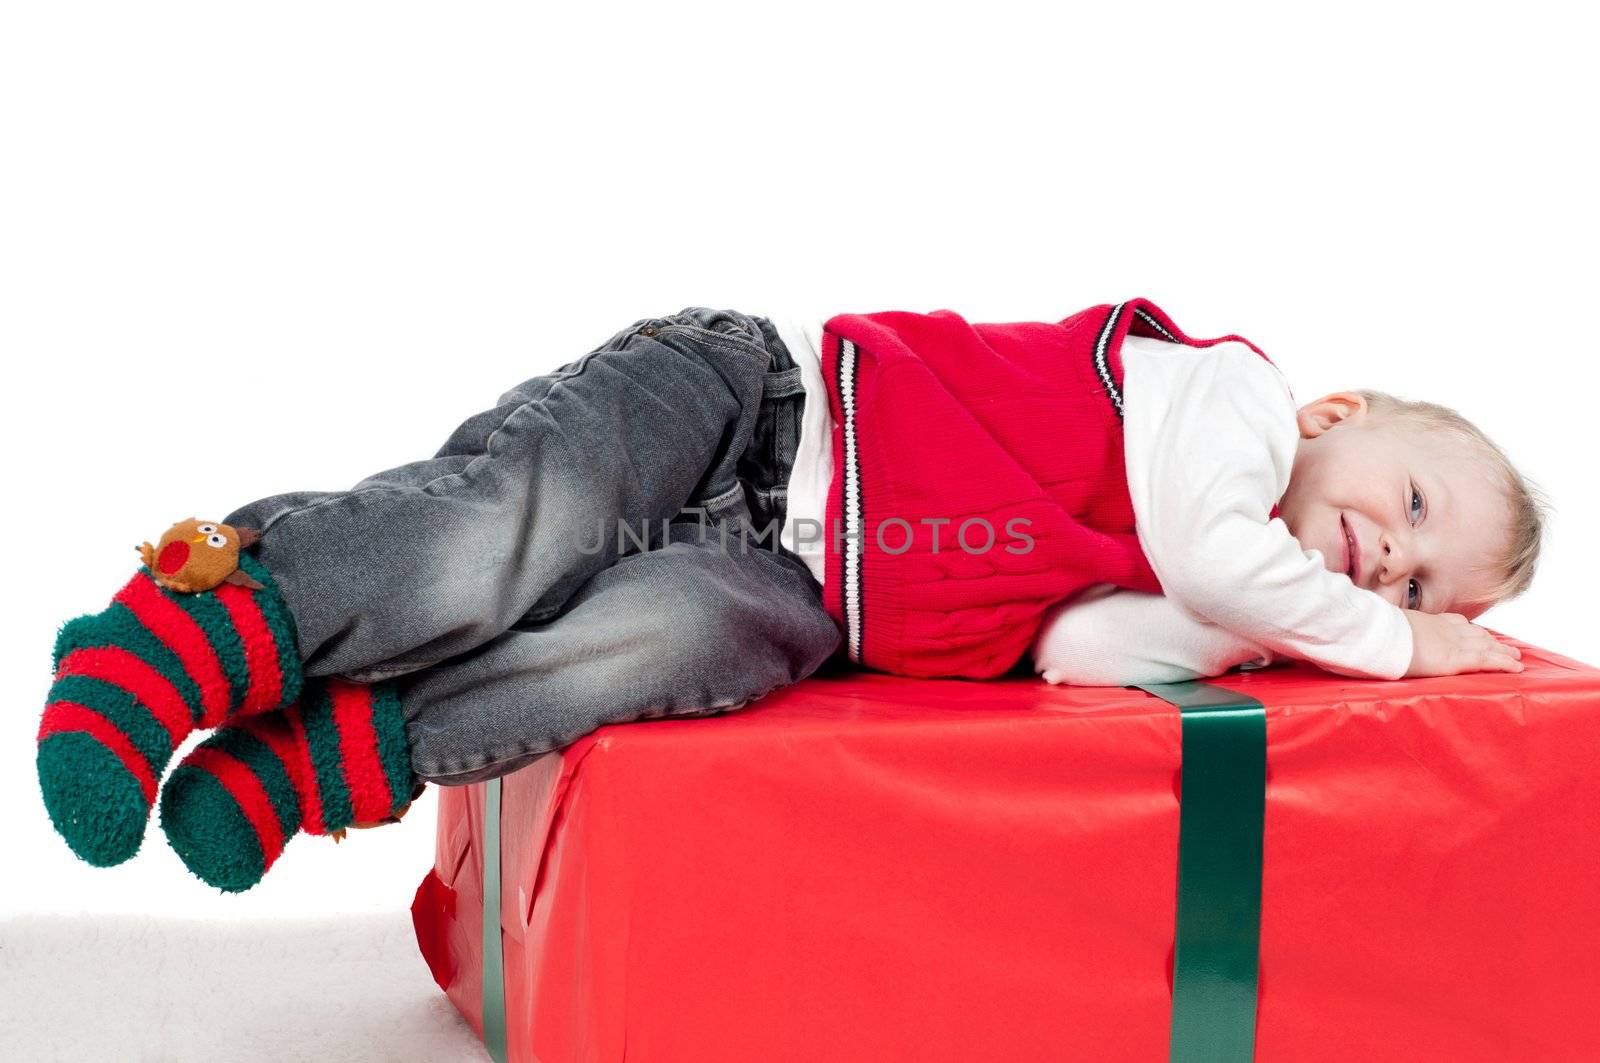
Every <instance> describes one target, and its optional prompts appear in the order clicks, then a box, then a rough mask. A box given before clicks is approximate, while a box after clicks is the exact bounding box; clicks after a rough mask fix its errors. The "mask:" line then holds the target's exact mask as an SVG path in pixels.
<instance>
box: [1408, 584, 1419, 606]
mask: <svg viewBox="0 0 1600 1063" xmlns="http://www.w3.org/2000/svg"><path fill="white" fill-rule="evenodd" d="M1412 587H1415V588H1417V589H1416V591H1415V592H1413V591H1412V590H1411V588H1412ZM1412 602H1415V603H1416V604H1415V605H1412V604H1411V603H1412ZM1406 608H1407V609H1420V608H1422V584H1420V583H1418V582H1417V581H1416V580H1414V579H1413V580H1407V581H1406Z"/></svg>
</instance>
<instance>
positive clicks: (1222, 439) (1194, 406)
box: [1127, 343, 1413, 679]
mask: <svg viewBox="0 0 1600 1063" xmlns="http://www.w3.org/2000/svg"><path fill="white" fill-rule="evenodd" d="M1188 353H1191V354H1192V355H1194V357H1193V358H1191V359H1189V360H1187V361H1179V360H1168V361H1166V362H1164V363H1162V372H1163V373H1165V374H1166V376H1165V377H1164V378H1163V379H1162V380H1161V381H1160V383H1161V385H1162V386H1161V387H1152V388H1151V389H1150V390H1149V393H1148V394H1147V395H1146V396H1145V398H1146V399H1147V400H1149V405H1146V406H1145V407H1143V408H1141V409H1139V410H1138V411H1134V410H1133V409H1132V408H1131V407H1130V410H1129V416H1128V424H1127V430H1128V436H1129V438H1128V444H1127V445H1128V480H1129V489H1130V491H1131V492H1132V494H1133V502H1134V509H1135V513H1136V515H1137V518H1138V534H1139V541H1140V544H1141V546H1142V547H1143V548H1144V551H1145V555H1146V557H1147V558H1148V559H1149V561H1150V565H1151V568H1152V569H1154V570H1155V573H1156V577H1157V579H1158V580H1160V582H1161V587H1162V590H1163V591H1164V593H1165V594H1166V595H1167V596H1169V597H1171V598H1172V599H1173V600H1174V601H1176V602H1177V603H1178V604H1179V605H1181V606H1182V607H1183V608H1184V609H1186V610H1187V611H1189V612H1191V613H1193V614H1195V615H1196V616H1199V617H1201V618H1203V619H1205V620H1209V621H1212V622H1213V623H1216V624H1218V625H1220V626H1222V627H1224V628H1226V629H1227V630H1229V631H1230V632H1232V633H1233V634H1234V635H1237V636H1239V637H1240V638H1243V639H1245V640H1247V641H1249V642H1252V643H1255V644H1258V645H1260V646H1263V647H1265V648H1267V649H1269V650H1271V651H1272V652H1274V653H1276V654H1280V655H1282V656H1287V657H1296V658H1300V659H1303V660H1308V661H1312V662H1314V663H1316V664H1317V665H1320V666H1321V667H1322V668H1324V669H1326V670H1328V671H1330V672H1334V673H1336V674H1340V675H1349V676H1357V677H1363V678H1375V679H1398V678H1400V677H1402V676H1404V675H1405V674H1406V672H1407V669H1408V668H1409V667H1410V665H1411V659H1412V650H1413V635H1412V626H1411V624H1410V623H1409V622H1408V621H1407V619H1406V614H1405V612H1404V611H1403V610H1401V609H1400V608H1399V607H1397V606H1395V605H1394V604H1393V603H1391V602H1389V601H1387V600H1385V599H1384V598H1383V597H1381V596H1380V595H1378V594H1376V593H1374V592H1372V591H1369V590H1365V589H1362V588H1359V587H1357V586H1355V585H1354V584H1353V583H1351V582H1350V578H1349V577H1348V576H1346V575H1345V574H1343V573H1341V572H1333V571H1330V570H1329V569H1328V568H1327V567H1326V564H1325V562H1324V559H1323V557H1322V554H1321V552H1320V551H1318V550H1309V551H1308V550H1305V549H1303V548H1302V547H1301V545H1300V543H1299V542H1298V541H1297V540H1296V539H1295V538H1294V536H1293V535H1291V534H1290V533H1289V528H1288V525H1286V524H1285V523H1284V522H1283V520H1281V519H1279V518H1272V519H1270V520H1269V519H1268V517H1267V514H1268V512H1269V511H1270V510H1271V508H1272V506H1273V504H1274V503H1275V502H1276V501H1277V499H1278V498H1280V497H1281V496H1282V494H1283V491H1284V489H1285V488H1286V487H1287V486H1288V483H1289V474H1290V471H1291V470H1292V469H1293V466H1294V456H1295V448H1296V446H1297V445H1298V440H1299V429H1298V426H1297V424H1296V422H1295V405H1294V399H1293V397H1292V395H1291V394H1290V393H1289V390H1288V386H1287V384H1286V383H1285V382H1284V380H1283V378H1282V375H1281V374H1280V373H1279V372H1278V370H1277V369H1276V368H1275V367H1274V366H1272V365H1270V364H1269V363H1267V362H1266V361H1265V360H1263V359H1262V358H1261V357H1260V356H1259V355H1257V354H1256V353H1255V352H1253V351H1251V350H1250V349H1249V348H1247V347H1244V346H1242V345H1240V344H1232V343H1226V344H1219V345H1218V346H1216V347H1214V348H1210V349H1208V350H1205V351H1194V352H1188ZM1128 390H1129V396H1130V399H1131V400H1133V401H1138V397H1137V394H1136V393H1135V391H1134V389H1133V384H1132V383H1130V385H1129V389H1128Z"/></svg>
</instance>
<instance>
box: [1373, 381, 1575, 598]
mask: <svg viewBox="0 0 1600 1063" xmlns="http://www.w3.org/2000/svg"><path fill="white" fill-rule="evenodd" d="M1358 394H1360V395H1361V396H1362V397H1363V398H1365V399H1366V400H1367V407H1368V409H1369V411H1370V416H1371V417H1372V419H1373V422H1372V423H1374V424H1377V423H1383V422H1388V423H1395V422H1398V423H1401V424H1406V425H1410V426H1411V427H1413V428H1415V429H1417V430H1418V431H1423V432H1449V433H1451V434H1453V435H1455V436H1456V437H1457V438H1458V439H1460V440H1462V441H1463V442H1464V443H1466V444H1467V446H1468V447H1469V448H1471V449H1472V450H1473V451H1475V452H1476V453H1477V455H1478V457H1479V459H1480V460H1481V461H1482V462H1483V464H1484V465H1485V466H1486V470H1487V472H1488V474H1489V478H1490V480H1491V481H1492V482H1493V483H1494V484H1495V486H1497V487H1498V488H1499V489H1500V492H1501V495H1502V497H1504V498H1505V500H1506V503H1507V504H1508V506H1509V507H1510V510H1511V534H1510V538H1509V540H1508V541H1507V543H1506V545H1505V547H1504V549H1503V550H1502V551H1501V553H1500V554H1499V556H1497V557H1495V558H1494V559H1493V561H1492V562H1491V566H1490V569H1489V570H1490V571H1496V572H1498V573H1499V574H1500V581H1499V583H1497V584H1495V585H1494V587H1493V588H1492V589H1491V590H1490V592H1489V597H1488V598H1487V599H1486V600H1484V601H1477V602H1470V603H1468V602H1462V603H1460V604H1459V605H1458V606H1457V609H1459V610H1460V611H1461V612H1463V613H1468V614H1471V615H1476V613H1479V612H1482V611H1483V610H1484V609H1487V608H1489V607H1490V606H1491V605H1495V604H1497V603H1499V602H1503V601H1506V600H1508V599H1510V598H1515V597H1517V596H1518V595H1519V594H1521V593H1522V592H1523V591H1525V590H1527V589H1528V585H1529V584H1530V583H1532V582H1533V572H1534V569H1535V568H1537V567H1538V564H1539V549H1540V547H1541V545H1542V544H1543V542H1544V534H1545V522H1546V520H1547V519H1548V517H1549V513H1550V512H1551V509H1552V507H1551V505H1550V501H1549V498H1548V497H1547V496H1546V495H1545V493H1544V491H1543V490H1542V489H1541V488H1540V487H1539V486H1538V485H1537V484H1535V483H1534V482H1532V481H1531V480H1529V479H1528V478H1527V477H1526V476H1524V475H1523V474H1522V473H1521V472H1519V471H1518V470H1517V467H1516V466H1515V465H1513V464H1512V463H1511V459H1510V458H1508V457H1506V453H1505V451H1503V450H1501V449H1500V448H1499V447H1498V446H1496V445H1495V443H1494V441H1493V440H1491V439H1490V438H1489V437H1488V436H1486V435H1484V434H1483V430H1482V429H1480V428H1479V427H1478V426H1477V425H1475V424H1473V423H1472V422H1471V421H1469V420H1467V419H1466V418H1465V417H1463V416H1461V415H1460V414H1459V413H1457V412H1456V411H1455V410H1452V409H1451V408H1450V407H1448V406H1440V405H1439V404H1438V403H1434V402H1421V401H1413V400H1409V399H1402V398H1397V397H1395V396H1394V395H1390V394H1389V393H1388V392H1385V391H1374V390H1370V389H1367V388H1362V389H1360V390H1359V391H1358ZM1480 607H1481V608H1480Z"/></svg>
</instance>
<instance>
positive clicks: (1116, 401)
mask: <svg viewBox="0 0 1600 1063" xmlns="http://www.w3.org/2000/svg"><path fill="white" fill-rule="evenodd" d="M1127 305H1128V304H1127V303H1118V304H1117V305H1116V306H1113V307H1112V308H1111V313H1110V314H1109V315H1108V316H1107V317H1106V323H1105V325H1103V326H1102V327H1101V329H1100V338H1099V339H1097V340H1095V341H1094V371H1095V372H1096V373H1099V374H1100V383H1102V384H1104V385H1105V387H1106V394H1107V395H1110V396H1111V406H1112V408H1113V409H1114V410H1116V412H1117V416H1118V417H1119V418H1120V417H1121V416H1122V392H1120V391H1118V390H1117V382H1116V381H1115V380H1112V379H1111V365H1110V362H1109V361H1108V359H1107V357H1106V352H1107V350H1108V349H1109V348H1110V345H1111V334H1112V333H1113V332H1115V331H1116V330H1117V321H1118V320H1120V319H1121V317H1122V308H1123V307H1125V306H1127Z"/></svg>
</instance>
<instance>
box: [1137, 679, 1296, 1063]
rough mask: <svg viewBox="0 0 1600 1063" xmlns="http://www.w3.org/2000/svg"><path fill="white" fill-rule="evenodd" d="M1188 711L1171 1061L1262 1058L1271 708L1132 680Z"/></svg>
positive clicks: (1217, 690) (1221, 1062)
mask: <svg viewBox="0 0 1600 1063" xmlns="http://www.w3.org/2000/svg"><path fill="white" fill-rule="evenodd" d="M1134 685H1135V686H1137V687H1138V688H1139V689H1141V690H1144V691H1146V692H1148V693H1150V694H1154V695H1155V696H1156V697H1158V698H1161V699H1162V700H1163V701H1166V702H1169V703H1171V704H1172V705H1175V706H1177V707H1178V709H1179V710H1180V711H1181V712H1182V714H1183V763H1182V769H1181V770H1182V776H1181V778H1182V783H1181V798H1182V799H1181V802H1180V806H1179V812H1178V915H1177V925H1176V938H1177V945H1176V955H1175V958H1174V961H1173V972H1172V1020H1171V1027H1170V1029H1169V1033H1168V1049H1169V1058H1170V1059H1171V1060H1172V1063H1233V1061H1236V1060H1237V1061H1241V1063H1242V1061H1248V1060H1250V1059H1253V1058H1254V1056H1255V1037H1256V991H1257V987H1258V981H1257V979H1258V974H1259V970H1260V953H1261V832H1262V827H1263V824H1264V823H1265V820H1266V784H1267V712H1266V708H1265V706H1263V705H1262V704H1261V702H1259V701H1257V700H1256V699H1255V698H1252V697H1249V696H1248V695H1245V694H1240V693H1238V692H1236V691H1232V690H1227V689H1225V688H1223V687H1219V686H1213V685H1210V684H1206V683H1198V682H1189V683H1160V684H1151V685H1146V684H1144V683H1137V684H1134Z"/></svg>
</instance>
